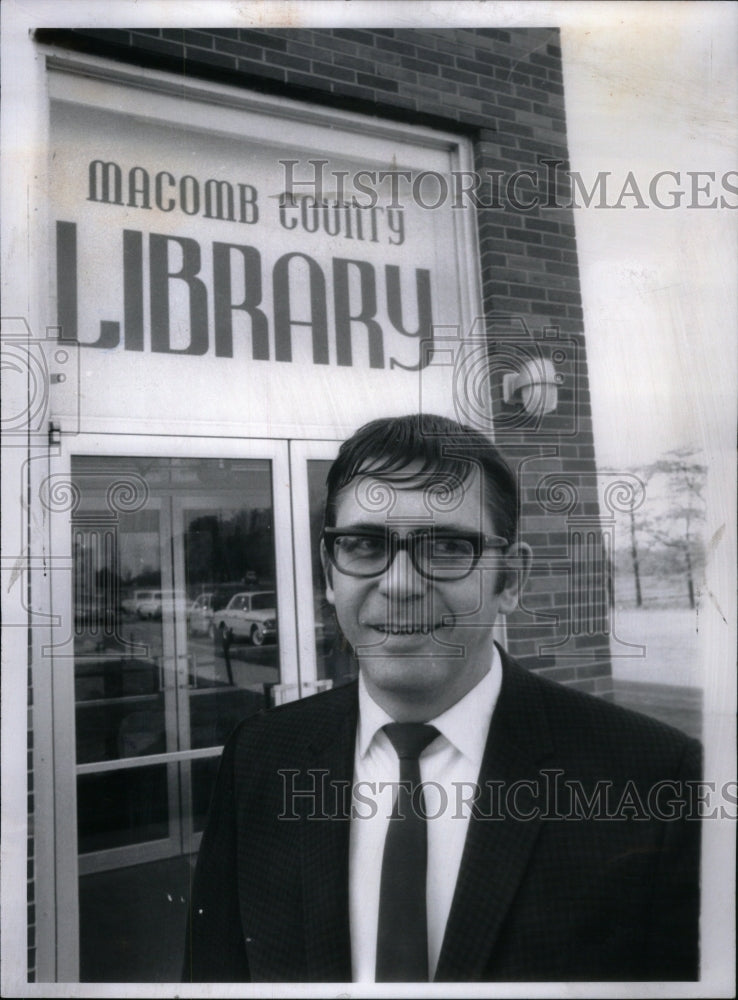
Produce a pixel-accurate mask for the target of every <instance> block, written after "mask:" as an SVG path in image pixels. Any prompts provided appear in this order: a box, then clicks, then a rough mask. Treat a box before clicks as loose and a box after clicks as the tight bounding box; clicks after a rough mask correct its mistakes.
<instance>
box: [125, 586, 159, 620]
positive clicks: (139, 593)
mask: <svg viewBox="0 0 738 1000" xmlns="http://www.w3.org/2000/svg"><path fill="white" fill-rule="evenodd" d="M153 594H154V591H153V590H134V591H133V593H132V594H131V595H130V597H125V598H124V599H123V600H122V601H121V602H120V606H121V608H122V610H123V611H124V612H125V614H127V615H137V614H138V606H139V604H140V603H141V602H142V601H150V600H151V598H152V596H153Z"/></svg>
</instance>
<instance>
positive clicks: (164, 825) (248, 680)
mask: <svg viewBox="0 0 738 1000" xmlns="http://www.w3.org/2000/svg"><path fill="white" fill-rule="evenodd" d="M72 477H73V484H72V496H73V502H74V504H75V508H74V513H73V518H72V532H73V553H74V588H75V590H74V605H75V626H74V628H75V643H74V650H75V702H76V705H75V719H76V745H77V764H88V765H89V764H93V765H100V773H87V774H85V775H80V776H79V779H78V799H79V848H80V851H81V852H82V853H85V852H90V851H97V850H102V849H106V848H110V847H122V846H130V845H134V844H143V843H144V842H145V841H148V840H161V839H162V838H166V837H171V838H172V839H171V844H170V850H171V852H172V853H175V852H176V851H178V850H181V849H183V847H182V845H183V844H185V845H186V844H189V842H190V840H189V833H188V831H189V829H190V824H191V819H192V815H193V810H194V814H195V815H196V816H197V817H198V819H197V821H196V824H197V823H199V822H200V820H201V818H202V816H204V812H205V810H206V807H207V801H208V799H209V795H210V782H211V781H212V779H213V777H214V774H213V773H211V772H212V770H213V766H212V762H211V764H207V763H206V764H202V765H199V764H198V765H197V766H196V767H193V768H192V769H190V767H189V765H183V766H182V767H181V769H180V768H178V767H177V766H175V765H168V766H167V765H163V766H159V767H157V768H154V769H151V768H141V767H140V766H139V767H136V768H134V769H132V770H128V769H126V770H123V771H121V770H115V771H110V770H109V769H106V764H108V765H109V763H111V762H114V761H120V760H123V759H126V758H140V757H145V756H147V755H151V754H162V753H171V752H174V751H180V752H181V751H183V750H188V749H198V748H203V747H219V746H222V744H223V743H224V742H225V740H226V739H227V737H228V734H229V733H230V732H231V731H232V730H233V728H234V727H235V726H236V725H237V724H238V722H239V721H240V720H241V719H243V718H244V717H245V716H247V715H250V714H253V713H254V712H257V711H259V710H260V709H261V708H263V707H264V705H265V704H267V703H268V701H269V700H270V691H271V688H272V687H273V686H274V685H275V684H278V683H279V680H280V674H279V660H278V635H279V633H278V628H277V607H276V572H275V565H276V564H275V554H274V530H273V516H272V510H273V505H272V493H271V463H270V462H269V461H264V460H239V461H230V460H229V461H225V460H217V459H165V458H153V459H147V458H132V457H131V458H129V457H125V458H109V457H97V456H96V457H74V458H73V460H72ZM216 760H217V758H216ZM191 775H197V780H198V784H197V786H196V787H190V784H189V782H190V776H191ZM152 776H153V777H152ZM180 834H181V839H180ZM184 849H189V848H184ZM157 850H158V851H159V852H160V850H161V845H159V847H158V848H157ZM140 858H141V859H143V856H140Z"/></svg>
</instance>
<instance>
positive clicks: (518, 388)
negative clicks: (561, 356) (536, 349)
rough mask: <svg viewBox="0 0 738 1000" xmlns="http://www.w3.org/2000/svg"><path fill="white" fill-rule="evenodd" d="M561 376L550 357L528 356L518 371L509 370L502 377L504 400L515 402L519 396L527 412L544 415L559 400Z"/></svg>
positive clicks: (551, 410)
mask: <svg viewBox="0 0 738 1000" xmlns="http://www.w3.org/2000/svg"><path fill="white" fill-rule="evenodd" d="M560 382H561V376H560V375H557V374H556V369H555V368H554V366H553V362H552V361H550V360H549V359H548V358H541V357H538V358H531V357H529V358H526V360H525V361H523V363H522V364H521V366H520V369H519V371H517V372H508V373H507V374H506V375H503V377H502V401H503V402H504V403H513V402H515V397H516V396H519V398H520V402H521V404H522V406H523V409H524V410H525V412H526V413H531V414H536V415H538V416H542V415H543V414H544V413H552V412H553V411H554V410H555V409H556V403H557V401H558V386H559V384H560Z"/></svg>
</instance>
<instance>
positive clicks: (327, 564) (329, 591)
mask: <svg viewBox="0 0 738 1000" xmlns="http://www.w3.org/2000/svg"><path fill="white" fill-rule="evenodd" d="M320 561H321V563H322V564H323V576H324V577H325V599H326V601H328V603H329V604H332V605H333V606H334V607H335V605H336V600H335V596H334V594H333V566H332V565H331V561H330V559H329V558H328V553H327V552H326V550H325V543H324V542H323V540H322V539H321V540H320Z"/></svg>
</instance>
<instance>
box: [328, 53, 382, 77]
mask: <svg viewBox="0 0 738 1000" xmlns="http://www.w3.org/2000/svg"><path fill="white" fill-rule="evenodd" d="M333 62H334V63H335V64H336V66H345V67H346V69H355V70H356V71H357V72H358V73H370V74H371V73H376V70H377V64H376V63H375V62H372V61H371V60H370V59H362V58H361V57H360V56H352V55H341V54H338V55H335V56H334V57H333Z"/></svg>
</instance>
